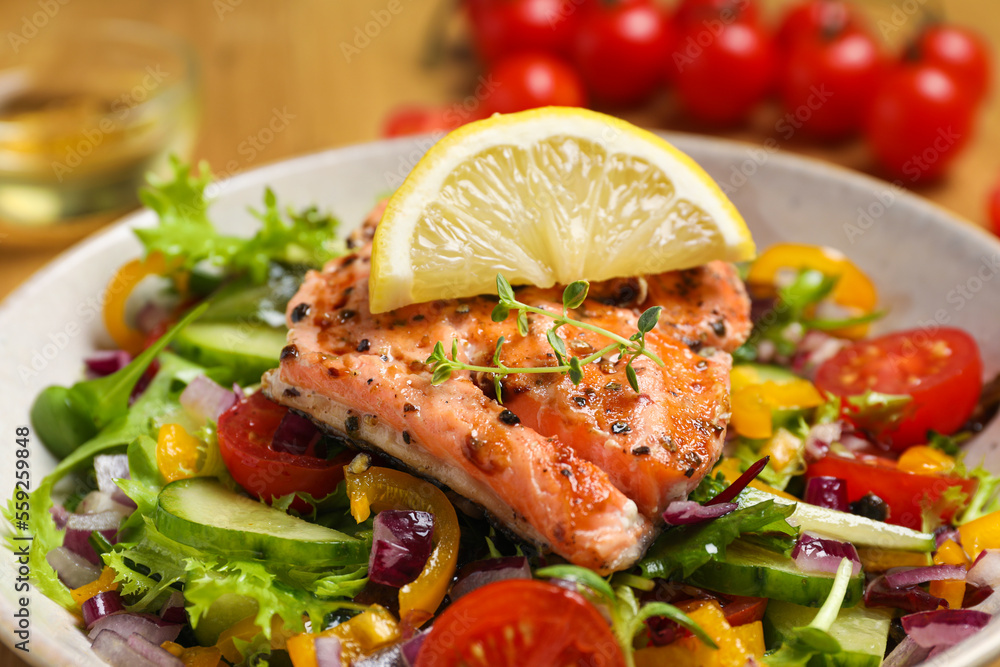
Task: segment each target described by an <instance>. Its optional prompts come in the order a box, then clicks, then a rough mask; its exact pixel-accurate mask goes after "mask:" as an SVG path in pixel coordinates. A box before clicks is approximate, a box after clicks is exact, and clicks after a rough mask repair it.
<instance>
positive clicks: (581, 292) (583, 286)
mask: <svg viewBox="0 0 1000 667" xmlns="http://www.w3.org/2000/svg"><path fill="white" fill-rule="evenodd" d="M589 291H590V283H588V282H587V281H586V280H577V281H576V282H573V283H570V284H569V285H567V286H566V289H564V290H563V297H562V299H563V307H564V308H566V309H567V310H573V309H574V308H579V307H580V306H581V305H582V304H583V302H584V300H585V299H586V298H587V292H589Z"/></svg>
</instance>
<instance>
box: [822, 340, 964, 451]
mask: <svg viewBox="0 0 1000 667" xmlns="http://www.w3.org/2000/svg"><path fill="white" fill-rule="evenodd" d="M982 375H983V362H982V360H981V358H980V355H979V346H978V345H977V344H976V341H975V340H973V338H972V336H970V335H969V334H967V333H965V332H964V331H962V330H960V329H953V328H948V327H941V328H938V329H926V330H924V329H914V330H911V331H901V332H898V333H893V334H889V335H887V336H883V337H881V338H875V339H873V340H863V341H858V342H857V343H855V344H853V345H851V346H849V347H846V348H844V349H843V350H841V351H840V352H838V353H837V354H836V355H835V356H834V357H833V358H831V359H830V360H828V361H827V362H825V363H824V364H823V365H822V366H820V367H819V370H818V371H817V372H816V379H815V383H816V386H817V387H818V388H819V389H820V390H822V391H824V392H827V393H830V394H835V395H837V396H854V395H858V394H863V393H865V391H867V390H869V389H871V390H872V391H876V392H881V393H884V394H908V395H909V396H912V397H913V401H912V403H911V404H910V405H909V409H908V410H907V411H906V415H905V416H904V418H903V420H902V421H901V422H900V423H899V424H898V425H896V426H895V427H889V428H887V429H884V430H882V431H881V432H878V431H877V428H878V425H872V424H859V426H861V427H863V428H869V429H871V428H873V426H874V428H875V429H876V435H877V436H878V437H879V438H880V439H883V440H885V441H886V442H888V443H890V444H891V445H892V447H893V448H894V449H897V450H901V449H905V448H906V447H908V446H910V445H915V444H921V443H924V442H926V441H927V431H928V430H934V431H937V432H938V433H945V434H949V433H954V432H955V431H957V430H958V429H959V427H961V426H962V424H964V423H965V421H966V420H967V419H968V418H969V416H970V415H971V414H972V411H973V409H974V408H975V407H976V403H977V402H978V401H979V395H980V393H981V392H982V388H983V380H982ZM848 419H850V413H848Z"/></svg>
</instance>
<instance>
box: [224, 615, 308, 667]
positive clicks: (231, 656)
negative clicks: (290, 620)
mask: <svg viewBox="0 0 1000 667" xmlns="http://www.w3.org/2000/svg"><path fill="white" fill-rule="evenodd" d="M255 619H256V615H252V616H247V617H246V618H244V619H243V620H241V621H238V622H236V623H233V624H232V625H231V626H229V627H228V628H226V629H225V630H223V631H222V632H220V633H219V638H218V639H217V640H216V642H215V646H214V647H213V648H215V649H216V650H218V651H219V655H220V656H224V657H225V658H226V660H228V661H229V662H232V663H234V664H235V663H239V662H240V661H241V660H242V659H243V656H242V655H241V654H240V651H239V649H238V648H236V642H235V641H233V640H234V639H239V640H241V641H245V642H248V641H250V640H252V639H253V638H254V637H256V636H257V635H258V634H260V626H259V625H257V624H256V623H255V622H254V620H255ZM290 636H291V633H290V632H289V631H288V630H286V629H285V624H284V623H283V622H282V620H281V618H280V617H278V616H275V617H273V618H272V619H271V648H273V649H274V648H280V649H283V648H285V641H286V640H287V639H288V638H289V637H290Z"/></svg>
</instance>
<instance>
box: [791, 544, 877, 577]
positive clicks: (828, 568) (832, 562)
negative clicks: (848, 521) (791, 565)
mask: <svg viewBox="0 0 1000 667" xmlns="http://www.w3.org/2000/svg"><path fill="white" fill-rule="evenodd" d="M792 558H793V559H794V560H795V564H796V565H798V566H799V569H801V570H804V571H806V572H836V571H837V568H838V567H839V566H840V561H841V560H843V559H844V558H847V559H849V560H850V561H851V564H852V569H851V576H855V575H857V574H858V573H859V572H861V558H860V557H859V556H858V550H857V549H855V548H854V545H853V544H851V543H849V542H838V541H837V540H826V539H822V538H819V537H813V536H812V535H808V534H806V533H803V534H802V535H801V536H800V537H799V541H798V542H796V543H795V548H794V549H792Z"/></svg>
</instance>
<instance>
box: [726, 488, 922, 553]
mask: <svg viewBox="0 0 1000 667" xmlns="http://www.w3.org/2000/svg"><path fill="white" fill-rule="evenodd" d="M765 500H773V501H774V502H776V503H778V504H781V505H788V504H791V502H792V501H790V500H788V499H786V498H781V497H780V496H775V495H773V494H770V493H767V492H766V491H761V490H759V489H755V488H753V487H747V488H746V489H744V490H743V491H742V492H740V495H739V496H738V498H737V502H738V503H739V505H740V507H748V506H750V505H756V504H757V503H761V502H764V501H765ZM788 522H789V523H790V524H792V525H793V526H798V527H799V528H800V529H802V530H803V531H806V530H808V531H815V532H817V533H821V534H822V535H823V536H824V537H832V538H834V539H837V540H841V541H843V542H850V543H852V544H853V545H854V546H856V547H877V548H879V549H896V550H899V551H927V552H930V551H934V536H933V535H932V534H930V533H921V532H919V531H916V530H912V529H910V528H904V527H903V526H895V525H893V524H889V523H882V522H881V521H873V520H871V519H866V518H865V517H862V516H857V515H854V514H849V513H847V512H839V511H837V510H831V509H827V508H825V507H816V506H815V505H810V504H808V503H804V502H799V503H797V504H796V507H795V512H794V513H793V514H792V516H791V517H789V519H788Z"/></svg>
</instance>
